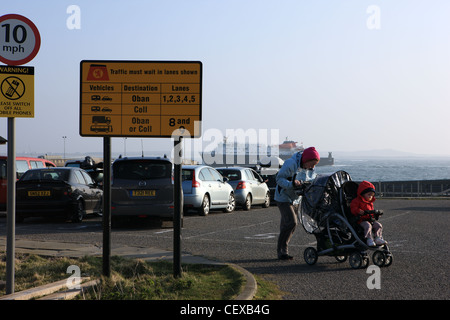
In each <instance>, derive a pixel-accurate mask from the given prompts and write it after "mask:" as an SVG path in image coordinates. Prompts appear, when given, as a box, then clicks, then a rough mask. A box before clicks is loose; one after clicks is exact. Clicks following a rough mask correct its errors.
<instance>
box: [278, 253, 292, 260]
mask: <svg viewBox="0 0 450 320" xmlns="http://www.w3.org/2000/svg"><path fill="white" fill-rule="evenodd" d="M278 259H279V260H292V259H294V257H293V256H290V255H288V254H282V255H280V256H279V257H278Z"/></svg>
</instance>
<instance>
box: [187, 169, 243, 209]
mask: <svg viewBox="0 0 450 320" xmlns="http://www.w3.org/2000/svg"><path fill="white" fill-rule="evenodd" d="M181 175H182V188H183V195H184V210H185V211H186V210H189V209H195V210H198V211H199V213H200V215H203V216H206V215H208V214H209V212H210V210H212V209H223V211H224V212H232V211H233V210H234V208H235V200H234V190H233V187H232V186H231V185H229V184H228V182H227V180H228V179H226V178H223V177H222V175H221V174H220V173H219V172H218V171H217V170H216V169H214V168H212V167H210V166H205V165H185V166H183V167H182V170H181Z"/></svg>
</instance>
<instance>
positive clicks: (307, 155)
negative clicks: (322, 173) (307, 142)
mask: <svg viewBox="0 0 450 320" xmlns="http://www.w3.org/2000/svg"><path fill="white" fill-rule="evenodd" d="M310 160H317V161H319V160H320V155H319V153H318V152H317V150H316V148H314V147H309V148H306V149H305V150H303V153H302V163H305V162H308V161H310Z"/></svg>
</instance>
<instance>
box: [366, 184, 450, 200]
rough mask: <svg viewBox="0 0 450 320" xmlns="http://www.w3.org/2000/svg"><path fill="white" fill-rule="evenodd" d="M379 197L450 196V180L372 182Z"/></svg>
mask: <svg viewBox="0 0 450 320" xmlns="http://www.w3.org/2000/svg"><path fill="white" fill-rule="evenodd" d="M372 183H373V184H374V185H375V188H376V190H377V196H378V197H450V180H418V181H382V182H372Z"/></svg>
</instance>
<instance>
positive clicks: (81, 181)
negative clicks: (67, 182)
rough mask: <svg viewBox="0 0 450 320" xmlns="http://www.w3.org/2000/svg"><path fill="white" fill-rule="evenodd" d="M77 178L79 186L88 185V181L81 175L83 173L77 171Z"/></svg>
mask: <svg viewBox="0 0 450 320" xmlns="http://www.w3.org/2000/svg"><path fill="white" fill-rule="evenodd" d="M74 174H75V178H76V179H77V181H78V183H79V184H86V181H85V180H84V178H83V175H82V174H81V171H78V170H75V171H74Z"/></svg>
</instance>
